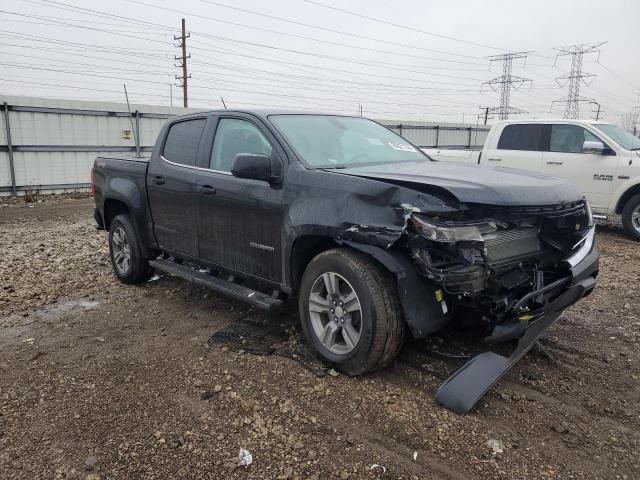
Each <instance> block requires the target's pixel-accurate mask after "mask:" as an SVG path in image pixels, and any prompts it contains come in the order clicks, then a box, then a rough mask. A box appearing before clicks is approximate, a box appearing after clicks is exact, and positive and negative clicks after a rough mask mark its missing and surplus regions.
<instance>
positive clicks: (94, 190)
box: [91, 168, 96, 197]
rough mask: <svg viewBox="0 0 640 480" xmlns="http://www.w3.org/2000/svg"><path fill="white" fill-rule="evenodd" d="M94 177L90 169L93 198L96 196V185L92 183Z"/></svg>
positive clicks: (92, 170) (93, 172)
mask: <svg viewBox="0 0 640 480" xmlns="http://www.w3.org/2000/svg"><path fill="white" fill-rule="evenodd" d="M94 175H95V171H94V169H93V168H92V169H91V196H93V197H95V196H96V185H95V183H94V178H93V177H94Z"/></svg>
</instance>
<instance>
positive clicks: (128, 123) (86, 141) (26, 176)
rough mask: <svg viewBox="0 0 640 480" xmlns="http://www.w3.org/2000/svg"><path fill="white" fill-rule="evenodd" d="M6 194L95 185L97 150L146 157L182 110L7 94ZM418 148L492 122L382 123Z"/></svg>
mask: <svg viewBox="0 0 640 480" xmlns="http://www.w3.org/2000/svg"><path fill="white" fill-rule="evenodd" d="M0 110H1V112H0V113H1V116H2V118H1V119H0V122H1V123H0V195H9V194H19V193H22V192H25V191H28V190H32V191H41V192H64V191H75V190H86V189H88V188H89V186H90V185H89V180H90V172H91V167H92V165H93V161H94V159H95V157H96V156H97V155H109V154H118V155H122V154H127V153H130V154H131V155H134V154H138V155H140V154H144V153H148V152H150V151H151V150H152V149H153V144H154V142H155V139H156V136H157V134H158V132H159V131H160V128H161V127H162V124H163V123H164V122H165V121H166V119H167V118H170V117H172V116H174V115H177V114H182V113H187V112H193V111H197V110H196V109H183V108H178V107H161V106H151V105H132V106H131V114H129V111H128V110H127V106H126V105H123V104H118V103H104V102H82V101H72V100H53V99H47V98H30V97H9V96H6V97H5V96H0ZM381 123H382V124H384V125H386V126H387V127H389V128H391V129H392V130H394V131H395V132H397V133H398V134H400V135H401V136H403V137H404V138H406V139H407V140H408V141H410V142H412V143H413V144H415V145H417V146H419V147H427V148H430V147H442V148H478V147H481V146H482V144H483V143H484V140H485V138H486V135H487V131H488V130H489V129H488V128H487V127H476V126H469V125H460V124H457V125H438V124H430V123H425V122H398V121H396V120H387V121H384V120H383V121H381Z"/></svg>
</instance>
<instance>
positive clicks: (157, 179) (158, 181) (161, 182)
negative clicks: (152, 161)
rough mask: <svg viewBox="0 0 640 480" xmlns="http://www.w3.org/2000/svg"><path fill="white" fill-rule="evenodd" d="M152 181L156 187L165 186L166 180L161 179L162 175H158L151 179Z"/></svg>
mask: <svg viewBox="0 0 640 480" xmlns="http://www.w3.org/2000/svg"><path fill="white" fill-rule="evenodd" d="M151 181H152V182H153V183H155V184H156V185H164V178H163V177H161V176H160V175H156V176H155V177H153V178H152V179H151Z"/></svg>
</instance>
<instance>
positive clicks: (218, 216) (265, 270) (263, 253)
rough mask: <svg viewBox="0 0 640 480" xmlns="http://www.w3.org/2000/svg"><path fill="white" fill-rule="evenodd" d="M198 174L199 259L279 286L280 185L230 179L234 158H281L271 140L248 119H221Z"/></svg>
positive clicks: (210, 132) (212, 130)
mask: <svg viewBox="0 0 640 480" xmlns="http://www.w3.org/2000/svg"><path fill="white" fill-rule="evenodd" d="M205 136H206V137H208V138H213V139H214V140H213V143H212V145H210V147H209V149H208V155H207V156H206V158H203V163H202V164H200V167H201V170H200V171H199V172H198V181H197V186H196V188H197V190H198V191H199V193H198V196H197V197H198V200H197V203H198V232H199V239H200V242H199V256H200V258H202V259H203V260H206V261H208V262H211V263H214V264H217V265H220V266H223V267H226V268H229V269H232V270H237V271H239V272H242V273H247V274H250V275H253V276H256V277H260V278H264V279H267V280H272V281H275V282H281V280H282V271H281V269H282V267H281V266H282V262H281V260H282V258H281V243H280V242H281V237H282V218H283V212H282V209H281V204H282V192H283V190H282V185H281V184H280V185H271V184H269V183H267V182H263V181H258V180H250V179H242V178H237V177H234V176H232V175H231V166H232V162H233V159H234V157H235V156H236V155H237V154H238V153H259V154H264V155H271V156H275V157H277V158H278V159H280V161H282V159H284V158H285V156H284V151H282V150H281V148H280V146H279V145H278V143H277V141H276V140H275V138H274V137H273V136H272V135H271V133H270V132H269V131H268V130H267V129H266V128H264V126H263V125H262V124H261V123H260V122H258V121H256V120H255V119H254V118H253V117H251V116H249V115H243V114H234V115H229V116H221V117H219V118H218V119H217V122H213V124H212V125H211V127H210V128H209V127H208V131H207V133H206V134H205Z"/></svg>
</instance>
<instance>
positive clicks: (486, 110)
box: [484, 107, 489, 125]
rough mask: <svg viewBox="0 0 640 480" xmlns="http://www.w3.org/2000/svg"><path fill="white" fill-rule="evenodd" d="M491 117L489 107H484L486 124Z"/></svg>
mask: <svg viewBox="0 0 640 480" xmlns="http://www.w3.org/2000/svg"><path fill="white" fill-rule="evenodd" d="M488 118H489V107H484V124H485V125H486V124H487V119H488Z"/></svg>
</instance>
